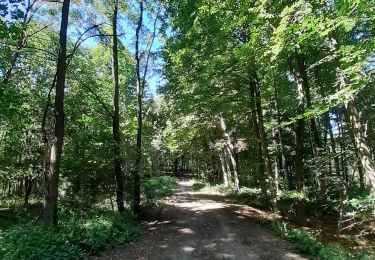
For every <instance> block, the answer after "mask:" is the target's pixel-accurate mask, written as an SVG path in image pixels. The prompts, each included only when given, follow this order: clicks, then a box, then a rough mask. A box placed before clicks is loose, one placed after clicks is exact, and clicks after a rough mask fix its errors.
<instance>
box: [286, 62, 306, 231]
mask: <svg viewBox="0 0 375 260" xmlns="http://www.w3.org/2000/svg"><path fill="white" fill-rule="evenodd" d="M296 61H297V69H293V68H292V65H291V64H290V67H291V71H292V73H293V75H294V78H295V80H296V82H297V98H298V107H297V114H298V116H299V118H298V119H297V125H296V129H295V132H296V156H295V172H296V188H297V191H298V193H299V199H298V201H297V210H296V221H297V223H298V224H299V225H304V224H305V223H306V209H305V198H304V194H303V193H304V191H303V186H304V175H305V169H304V162H303V157H304V156H303V154H304V145H303V134H304V129H305V119H304V117H303V114H304V112H305V91H304V87H305V85H306V84H307V73H306V66H305V59H304V57H303V56H301V55H297V57H296Z"/></svg>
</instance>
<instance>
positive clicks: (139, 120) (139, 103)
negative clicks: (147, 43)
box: [133, 0, 143, 214]
mask: <svg viewBox="0 0 375 260" xmlns="http://www.w3.org/2000/svg"><path fill="white" fill-rule="evenodd" d="M142 23H143V1H142V0H141V1H139V19H138V25H137V29H136V42H135V59H136V74H137V83H136V84H137V141H136V159H135V171H134V176H133V182H134V205H133V211H134V213H135V214H138V213H139V210H140V202H141V189H140V187H141V178H140V171H141V159H142V121H143V115H142V105H143V104H142V101H143V82H142V76H141V56H140V37H141V36H140V33H141V29H142Z"/></svg>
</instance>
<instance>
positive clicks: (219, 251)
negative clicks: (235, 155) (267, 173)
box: [94, 181, 306, 260]
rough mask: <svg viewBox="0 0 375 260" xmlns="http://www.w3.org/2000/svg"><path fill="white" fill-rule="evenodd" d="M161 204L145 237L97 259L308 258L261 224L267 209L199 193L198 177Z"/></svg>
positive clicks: (181, 186)
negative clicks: (197, 188) (233, 202)
mask: <svg viewBox="0 0 375 260" xmlns="http://www.w3.org/2000/svg"><path fill="white" fill-rule="evenodd" d="M161 209H162V210H161V211H160V212H159V214H158V216H157V219H158V220H156V221H152V222H148V223H146V225H145V230H144V237H143V238H142V240H140V241H138V242H135V243H132V244H129V245H127V246H124V247H119V248H116V249H113V250H112V251H108V252H104V253H103V256H101V257H96V258H94V259H139V260H141V259H142V260H148V259H176V260H185V259H306V258H304V257H301V256H299V255H297V254H294V253H292V252H290V251H289V250H288V245H287V243H286V242H285V241H283V240H281V239H280V238H278V237H276V236H275V235H273V234H272V233H271V232H269V231H268V230H266V229H265V228H263V227H262V226H260V225H259V224H257V223H255V221H254V220H255V219H260V218H261V217H262V216H264V215H265V213H264V212H262V211H260V210H257V209H255V208H252V207H249V206H244V205H237V204H232V203H230V202H228V201H226V200H225V197H223V196H220V195H212V194H205V193H202V192H195V191H193V189H192V182H189V181H180V182H179V186H178V189H177V190H176V192H175V193H174V195H173V196H171V197H169V198H168V199H167V200H165V201H164V203H163V205H162V208H161Z"/></svg>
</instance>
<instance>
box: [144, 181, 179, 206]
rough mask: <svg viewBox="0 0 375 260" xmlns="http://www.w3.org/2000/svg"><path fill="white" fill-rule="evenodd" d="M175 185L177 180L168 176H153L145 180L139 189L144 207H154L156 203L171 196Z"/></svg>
mask: <svg viewBox="0 0 375 260" xmlns="http://www.w3.org/2000/svg"><path fill="white" fill-rule="evenodd" d="M177 184H178V179H177V178H175V177H170V176H155V177H151V178H149V179H147V180H146V181H145V182H144V183H143V184H142V187H141V188H142V193H143V194H144V197H145V203H144V204H145V206H146V207H153V206H155V205H156V204H157V203H158V201H160V200H161V199H163V198H165V197H167V196H169V195H171V194H172V192H173V190H174V189H175V188H176V187H177Z"/></svg>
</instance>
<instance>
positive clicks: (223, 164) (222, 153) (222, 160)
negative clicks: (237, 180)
mask: <svg viewBox="0 0 375 260" xmlns="http://www.w3.org/2000/svg"><path fill="white" fill-rule="evenodd" d="M224 156H225V153H224V152H223V151H222V152H220V154H219V158H220V164H221V171H222V172H223V182H224V187H228V186H229V181H228V172H227V168H226V163H225V158H224Z"/></svg>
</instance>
